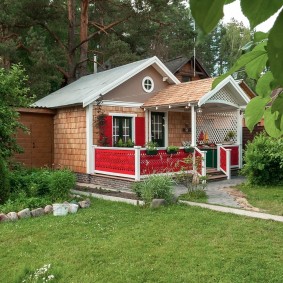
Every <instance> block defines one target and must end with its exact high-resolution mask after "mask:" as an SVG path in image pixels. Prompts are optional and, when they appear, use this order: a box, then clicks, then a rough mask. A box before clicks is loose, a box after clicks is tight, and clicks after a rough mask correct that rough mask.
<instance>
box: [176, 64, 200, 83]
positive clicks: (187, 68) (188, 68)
mask: <svg viewBox="0 0 283 283" xmlns="http://www.w3.org/2000/svg"><path fill="white" fill-rule="evenodd" d="M174 75H175V76H176V77H177V79H178V80H179V81H180V82H183V76H188V77H190V78H191V80H192V81H196V80H200V79H201V78H200V76H199V75H197V74H196V75H195V76H194V69H193V67H192V65H191V64H189V63H187V64H185V65H184V66H183V67H182V68H181V69H180V70H179V71H177V72H176V73H175V74H174Z"/></svg>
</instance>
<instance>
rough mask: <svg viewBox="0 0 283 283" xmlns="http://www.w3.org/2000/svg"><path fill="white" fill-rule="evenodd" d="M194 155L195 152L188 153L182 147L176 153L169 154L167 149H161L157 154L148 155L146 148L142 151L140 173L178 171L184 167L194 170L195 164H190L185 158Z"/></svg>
mask: <svg viewBox="0 0 283 283" xmlns="http://www.w3.org/2000/svg"><path fill="white" fill-rule="evenodd" d="M189 156H191V157H193V153H186V152H184V150H183V149H180V150H179V151H178V152H177V153H175V154H168V153H167V152H166V150H165V149H159V150H158V153H157V154H156V155H147V154H146V150H145V149H142V150H141V151H140V174H141V175H150V174H160V173H173V172H178V171H180V170H181V169H182V168H184V169H185V170H193V166H192V165H190V166H188V165H187V164H186V163H185V162H184V161H183V159H184V158H187V157H189Z"/></svg>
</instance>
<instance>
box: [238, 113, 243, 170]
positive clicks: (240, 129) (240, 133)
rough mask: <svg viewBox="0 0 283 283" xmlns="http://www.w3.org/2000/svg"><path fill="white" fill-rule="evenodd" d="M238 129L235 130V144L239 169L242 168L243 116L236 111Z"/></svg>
mask: <svg viewBox="0 0 283 283" xmlns="http://www.w3.org/2000/svg"><path fill="white" fill-rule="evenodd" d="M237 126H238V128H237V144H238V145H239V159H238V160H239V162H238V163H239V168H242V167H243V160H242V155H243V114H241V110H240V109H239V110H238V125H237Z"/></svg>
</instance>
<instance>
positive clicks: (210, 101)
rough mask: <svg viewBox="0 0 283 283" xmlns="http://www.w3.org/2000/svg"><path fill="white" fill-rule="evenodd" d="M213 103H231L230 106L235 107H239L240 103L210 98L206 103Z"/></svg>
mask: <svg viewBox="0 0 283 283" xmlns="http://www.w3.org/2000/svg"><path fill="white" fill-rule="evenodd" d="M211 103H215V104H225V105H229V106H233V107H235V108H239V105H237V104H234V103H232V102H229V101H226V100H209V101H206V102H205V104H211Z"/></svg>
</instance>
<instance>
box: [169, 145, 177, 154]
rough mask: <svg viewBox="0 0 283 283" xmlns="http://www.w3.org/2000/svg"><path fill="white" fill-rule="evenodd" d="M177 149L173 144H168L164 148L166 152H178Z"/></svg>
mask: <svg viewBox="0 0 283 283" xmlns="http://www.w3.org/2000/svg"><path fill="white" fill-rule="evenodd" d="M178 150H179V147H178V146H175V145H169V146H168V147H167V149H166V151H167V153H168V154H175V153H177V152H178Z"/></svg>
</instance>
